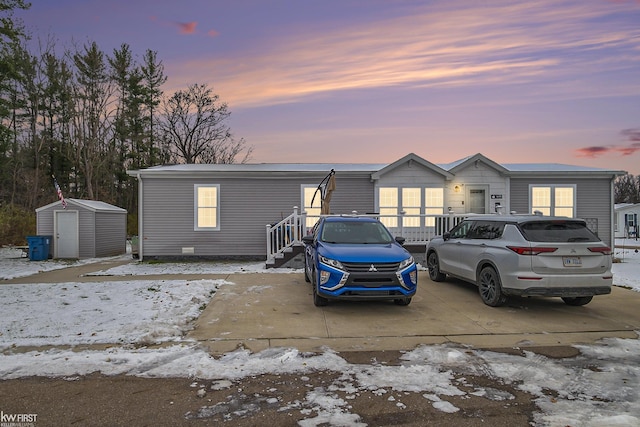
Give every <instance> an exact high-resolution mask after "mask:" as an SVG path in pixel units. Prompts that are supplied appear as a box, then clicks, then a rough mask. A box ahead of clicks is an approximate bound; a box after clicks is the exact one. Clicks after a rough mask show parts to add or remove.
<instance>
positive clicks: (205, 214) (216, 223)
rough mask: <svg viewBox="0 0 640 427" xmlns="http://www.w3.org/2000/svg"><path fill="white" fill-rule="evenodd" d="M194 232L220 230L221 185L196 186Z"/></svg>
mask: <svg viewBox="0 0 640 427" xmlns="http://www.w3.org/2000/svg"><path fill="white" fill-rule="evenodd" d="M194 205H195V206H194V230H196V231H214V230H220V185H219V184H196V185H194Z"/></svg>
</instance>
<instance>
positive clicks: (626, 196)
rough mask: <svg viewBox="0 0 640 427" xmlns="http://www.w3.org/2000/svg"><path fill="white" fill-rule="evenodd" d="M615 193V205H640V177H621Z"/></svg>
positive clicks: (616, 182) (616, 184)
mask: <svg viewBox="0 0 640 427" xmlns="http://www.w3.org/2000/svg"><path fill="white" fill-rule="evenodd" d="M613 192H614V200H615V203H640V177H637V178H636V177H634V176H633V175H631V174H626V175H622V176H619V177H618V178H616V180H615V183H614V186H613Z"/></svg>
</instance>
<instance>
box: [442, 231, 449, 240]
mask: <svg viewBox="0 0 640 427" xmlns="http://www.w3.org/2000/svg"><path fill="white" fill-rule="evenodd" d="M450 238H451V233H449V232H448V231H447V232H445V233H443V234H442V239H443V240H449V239H450Z"/></svg>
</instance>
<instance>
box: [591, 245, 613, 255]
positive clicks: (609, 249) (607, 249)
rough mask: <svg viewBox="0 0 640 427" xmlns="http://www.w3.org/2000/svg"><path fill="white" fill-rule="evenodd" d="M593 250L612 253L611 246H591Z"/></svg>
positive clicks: (605, 253) (603, 253) (606, 253)
mask: <svg viewBox="0 0 640 427" xmlns="http://www.w3.org/2000/svg"><path fill="white" fill-rule="evenodd" d="M589 250H590V251H591V252H597V253H601V254H602V255H611V248H610V247H609V246H595V247H593V248H589Z"/></svg>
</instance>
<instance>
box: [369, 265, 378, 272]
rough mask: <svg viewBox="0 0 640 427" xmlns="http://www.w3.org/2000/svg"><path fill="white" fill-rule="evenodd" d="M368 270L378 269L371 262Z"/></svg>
mask: <svg viewBox="0 0 640 427" xmlns="http://www.w3.org/2000/svg"><path fill="white" fill-rule="evenodd" d="M369 271H378V269H377V268H376V266H375V265H373V264H371V267H369Z"/></svg>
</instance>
